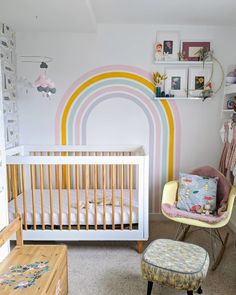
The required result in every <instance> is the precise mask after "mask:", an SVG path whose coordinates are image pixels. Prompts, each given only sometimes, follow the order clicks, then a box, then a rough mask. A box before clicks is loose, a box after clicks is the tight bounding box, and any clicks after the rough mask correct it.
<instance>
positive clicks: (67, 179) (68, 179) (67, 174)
mask: <svg viewBox="0 0 236 295" xmlns="http://www.w3.org/2000/svg"><path fill="white" fill-rule="evenodd" d="M66 182H67V184H66V186H67V209H68V229H69V230H71V195H70V165H66Z"/></svg>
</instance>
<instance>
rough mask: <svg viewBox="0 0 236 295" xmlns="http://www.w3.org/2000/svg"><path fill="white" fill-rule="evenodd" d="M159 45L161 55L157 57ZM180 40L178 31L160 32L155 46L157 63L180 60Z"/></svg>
mask: <svg viewBox="0 0 236 295" xmlns="http://www.w3.org/2000/svg"><path fill="white" fill-rule="evenodd" d="M157 45H159V48H160V47H161V50H162V52H161V54H160V53H159V55H157ZM179 47H180V38H179V32H177V31H158V32H157V36H156V44H155V61H160V60H162V61H177V60H179V56H178V53H179Z"/></svg>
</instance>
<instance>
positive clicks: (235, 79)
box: [225, 69, 236, 86]
mask: <svg viewBox="0 0 236 295" xmlns="http://www.w3.org/2000/svg"><path fill="white" fill-rule="evenodd" d="M235 83H236V69H234V70H233V71H231V72H229V73H228V74H227V75H226V77H225V85H226V86H229V85H231V84H235Z"/></svg>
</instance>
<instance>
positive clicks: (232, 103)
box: [226, 96, 236, 110]
mask: <svg viewBox="0 0 236 295" xmlns="http://www.w3.org/2000/svg"><path fill="white" fill-rule="evenodd" d="M226 104H227V109H228V110H234V109H236V96H235V97H232V98H230V99H229V100H227V103H226Z"/></svg>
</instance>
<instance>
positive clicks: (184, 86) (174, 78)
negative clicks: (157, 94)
mask: <svg viewBox="0 0 236 295" xmlns="http://www.w3.org/2000/svg"><path fill="white" fill-rule="evenodd" d="M165 74H166V76H167V79H166V80H165V93H166V94H168V95H170V96H171V95H174V96H175V97H187V96H188V83H187V82H188V69H187V68H166V69H165Z"/></svg>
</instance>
